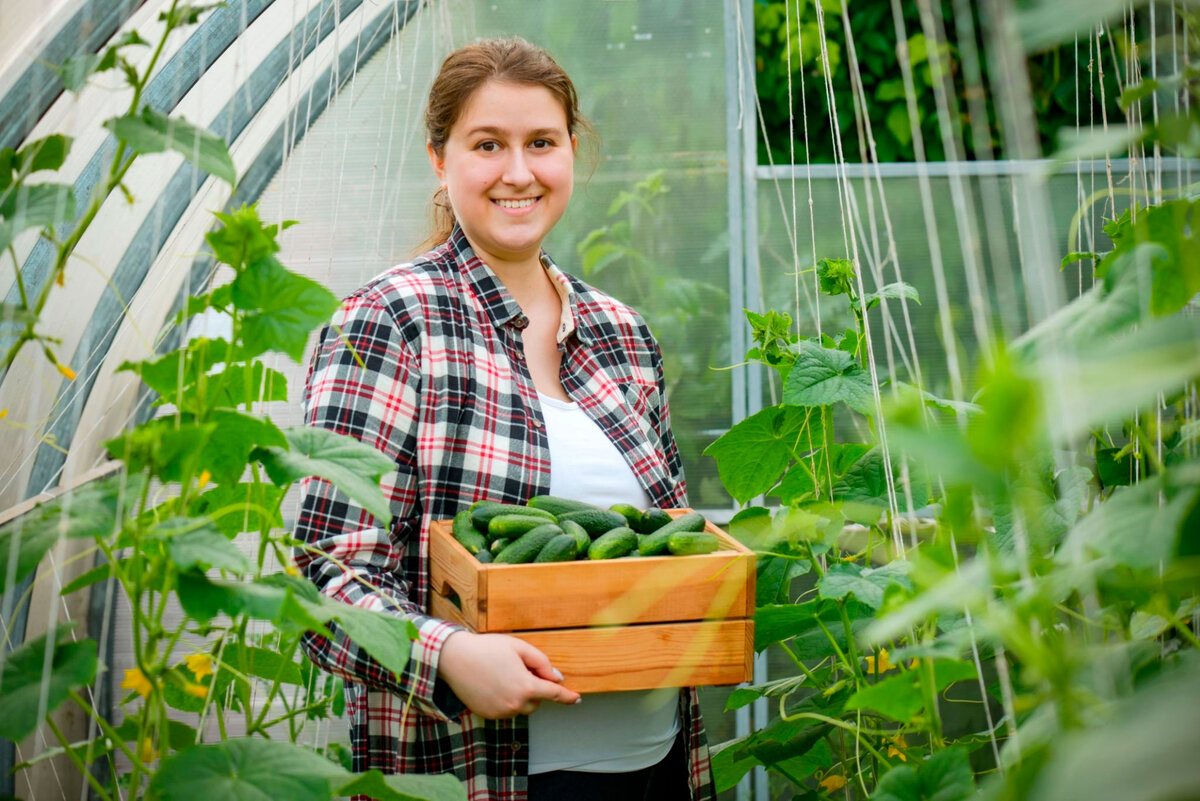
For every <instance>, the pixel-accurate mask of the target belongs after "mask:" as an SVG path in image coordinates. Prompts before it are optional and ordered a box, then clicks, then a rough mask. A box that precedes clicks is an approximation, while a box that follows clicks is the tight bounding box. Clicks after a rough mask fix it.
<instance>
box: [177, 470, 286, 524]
mask: <svg viewBox="0 0 1200 801" xmlns="http://www.w3.org/2000/svg"><path fill="white" fill-rule="evenodd" d="M283 494H284V490H283V489H282V488H280V487H276V486H275V485H274V484H270V483H268V482H265V481H263V482H258V483H254V482H246V483H241V484H223V485H220V486H218V487H215V488H214V489H211V490H208V491H207V492H205V493H203V494H201V495H199V496H196V497H195V498H193V499H192V503H191V504H190V506H189V507H188V514H191V515H211V516H212V521H213V524H214V525H216V527H217V529H218V530H219V531H220V532H221V533H222V534H224V535H225V536H226V537H234V536H236V535H238V534H241V533H242V532H243V531H258V530H260V529H263V528H279V527H282V526H283V515H282V514H281V513H280V511H279V500H280V498H281V497H282V496H283Z"/></svg>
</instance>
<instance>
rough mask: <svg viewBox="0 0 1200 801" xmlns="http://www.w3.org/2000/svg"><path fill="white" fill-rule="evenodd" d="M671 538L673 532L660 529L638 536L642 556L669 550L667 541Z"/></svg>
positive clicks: (655, 554) (656, 554) (639, 551)
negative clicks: (664, 531) (663, 531)
mask: <svg viewBox="0 0 1200 801" xmlns="http://www.w3.org/2000/svg"><path fill="white" fill-rule="evenodd" d="M670 539H671V532H669V531H668V532H666V533H665V534H664V533H662V532H660V531H655V532H653V533H651V534H643V535H642V536H640V537H638V547H637V549H638V553H639V554H641V555H642V556H658V555H659V554H664V553H666V552H667V541H668V540H670Z"/></svg>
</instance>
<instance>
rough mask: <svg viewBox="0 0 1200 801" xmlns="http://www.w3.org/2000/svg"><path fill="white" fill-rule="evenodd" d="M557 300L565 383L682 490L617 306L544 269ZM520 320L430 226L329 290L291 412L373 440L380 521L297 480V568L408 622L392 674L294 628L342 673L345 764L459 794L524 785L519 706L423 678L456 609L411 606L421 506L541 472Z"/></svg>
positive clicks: (452, 509) (329, 588)
mask: <svg viewBox="0 0 1200 801" xmlns="http://www.w3.org/2000/svg"><path fill="white" fill-rule="evenodd" d="M543 260H544V263H545V265H546V269H547V270H548V271H549V274H550V275H551V277H552V278H553V279H554V280H555V281H557V282H558V283H559V284H560V285H561V286H562V287H563V288H564V294H565V297H566V298H567V303H566V306H567V308H568V309H569V312H570V313H569V314H568V315H564V320H563V330H562V332H561V335H560V342H561V346H560V348H561V350H562V371H561V374H560V375H561V380H562V384H563V387H564V388H565V389H566V391H567V394H569V395H570V396H571V398H572V399H573V400H575V401H576V402H578V403H579V405H580V406H581V407H582V408H583V409H584V410H585V411H586V412H587V413H588V414H589V415H590V416H591V417H592V418H593V419H595V420H596V421H597V422H598V423H599V424H600V426H601V427H602V428H603V429H604V430H605V431H606V432H607V433H608V435H609V437H610V438H611V439H612V441H613V442H614V443H615V444H616V446H617V447H618V448H619V449H620V451H621V453H622V454H624V456H625V458H626V460H627V461H628V463H629V465H630V467H631V468H632V469H633V471H634V473H635V474H636V475H637V476H638V478H639V479H640V481H641V483H642V485H643V486H644V487H645V489H646V491H647V492H648V493H649V495H650V497H651V499H652V500H653V501H654V503H655V504H656V505H658V506H667V507H669V506H683V505H686V501H687V491H686V488H685V485H684V480H683V468H682V463H681V461H680V457H679V452H678V450H677V448H676V445H675V440H674V438H673V437H672V435H671V429H670V423H669V418H668V413H667V402H666V397H665V394H664V381H663V374H662V356H661V353H660V352H659V350H658V345H657V344H656V343H655V341H654V338H653V336H652V335H651V334H650V330H649V328H647V326H646V323H645V322H644V321H643V320H642V318H641V317H640V316H639V315H638V314H637V313H636V312H634V311H633V310H632V309H630V308H629V307H627V306H625V305H624V304H622V303H620V302H618V301H616V300H614V299H613V298H611V297H609V296H607V295H605V294H603V293H601V292H599V291H597V290H596V289H594V288H592V287H590V286H588V285H586V284H584V283H583V282H581V281H579V280H577V279H575V278H572V277H569V276H567V275H565V274H563V273H561V272H560V271H559V270H558V268H557V267H555V266H554V264H553V263H552V262H551V261H550V260H549V258H548V257H543ZM526 324H527V320H526V318H525V317H524V315H523V314H522V313H521V309H520V307H519V306H518V305H517V303H516V302H515V301H514V300H513V298H512V296H511V295H509V294H508V292H507V291H506V290H505V289H504V286H503V285H502V284H501V283H500V281H499V280H498V279H497V278H496V276H495V274H494V273H492V271H491V270H490V269H489V268H488V267H487V266H486V265H485V264H484V263H483V262H482V261H480V260H479V259H478V258H477V257H476V256H475V254H474V253H473V252H472V250H471V247H470V245H469V244H468V243H467V240H466V237H465V236H464V235H463V234H462V232H461V230H455V232H454V234H453V235H452V236H451V237H450V240H449V241H448V242H446V244H444V245H442V246H441V247H439V248H437V249H436V250H433V251H431V252H430V253H427V254H425V255H424V256H421V257H419V258H417V259H416V260H414V261H413V262H412V263H411V264H405V265H401V266H398V267H395V268H393V269H391V270H389V271H387V272H385V273H384V274H382V275H380V276H378V277H377V278H375V279H373V280H372V281H371V282H370V283H368V284H367V285H366V286H364V287H362V288H361V289H359V290H358V291H357V292H355V293H354V294H353V295H351V296H350V297H349V298H347V299H346V301H345V302H344V304H343V305H342V308H341V309H340V310H339V311H338V312H337V313H336V314H335V315H334V318H333V321H332V323H331V324H330V325H329V326H327V327H326V328H325V330H324V331H323V332H322V334H321V337H320V339H319V342H318V344H317V347H316V350H315V352H314V353H313V357H312V361H311V363H310V365H309V372H308V382H307V386H306V388H305V395H304V412H305V419H306V421H307V423H308V424H309V425H314V426H321V427H324V428H328V429H331V430H333V431H337V432H338V433H341V434H349V435H351V436H354V437H357V438H358V439H360V440H362V441H363V442H366V443H369V444H370V445H372V446H373V447H375V448H377V449H378V450H379V451H381V452H383V453H385V454H387V455H388V456H389V457H391V458H392V459H393V460H394V461H395V463H396V471H395V473H394V474H390V475H388V476H385V477H384V480H383V490H384V493H385V495H386V496H387V498H388V500H389V502H390V504H391V509H392V515H393V522H392V525H391V528H390V530H387V531H385V530H383V529H382V528H380V527H379V526H378V525H377V524H376V523H375V520H374V518H373V517H372V516H371V515H370V514H368V513H367V512H366V511H364V510H363V509H362V508H361V507H360V506H358V505H357V504H355V503H354V502H353V501H351V500H350V499H349V498H348V497H347V496H345V495H344V494H343V493H341V492H339V491H338V490H337V489H336V488H334V487H333V485H331V484H330V483H329V482H327V481H324V480H322V479H317V478H311V479H308V480H306V481H305V482H303V484H302V485H301V494H302V500H301V509H300V514H299V517H298V520H297V527H296V536H297V538H298V539H300V540H303V541H304V542H305V543H307V547H306V548H299V549H297V552H296V560H297V564H298V565H299V567H300V569H301V570H302V571H303V572H304V575H306V576H307V577H308V578H309V579H310V580H311V581H312V582H313V583H315V584H316V585H317V587H318V588H319V589H320V590H321V591H322V592H323V593H325V594H326V595H328V596H330V597H333V598H337V599H339V600H342V601H344V602H346V603H350V604H355V605H357V606H363V607H369V608H372V609H377V610H381V611H384V612H387V613H390V614H394V615H398V616H403V617H407V618H409V619H411V620H412V621H413V622H414V623H415V624H416V625H417V627H418V629H419V630H420V639H419V640H418V641H417V642H416V643H414V644H413V648H412V656H411V658H410V659H409V662H408V666H407V668H406V669H405V671H404V673H403V674H401V675H396V674H392V673H390V672H389V671H387V670H385V669H383V668H382V667H380V666H379V664H378V663H376V662H375V661H374V660H373V659H372V658H371V657H370V656H368V655H367V654H366V653H365V652H364V651H362V650H361V649H359V648H358V647H357V646H356V645H355V644H354V643H353V642H351V641H350V640H348V639H347V638H346V637H345V635H344V634H343V633H342V632H341V631H339V630H338V629H337V628H336V627H331V628H332V632H333V634H334V637H333V639H328V638H325V637H322V636H318V635H316V634H312V633H310V634H309V635H308V636H307V637H306V639H305V648H306V651H307V653H308V655H309V657H310V658H311V659H312V660H313V661H314V662H315V663H316V664H317V665H319V666H321V667H322V668H324V669H326V670H329V671H331V672H332V673H334V674H336V675H338V676H341V677H342V678H343V679H345V680H346V696H347V698H346V700H347V714H348V717H349V718H350V737H351V744H352V749H353V757H354V768H355V770H359V771H362V770H369V769H371V768H377V769H379V770H381V771H384V772H386V773H430V774H433V773H445V772H453V773H454V774H456V775H457V776H458V777H459V778H460V779H462V780H463V781H464V782H466V787H467V792H468V795H469V797H470V798H471V799H472V801H482V800H483V799H496V800H500V799H513V801H516V800H517V799H524V798H525V797H526V776H527V773H528V743H529V740H528V728H527V727H528V721H527V719H526V718H524V717H518V718H515V719H512V720H502V721H488V720H483V719H482V718H480V717H478V716H476V715H474V714H472V713H470V712H469V711H467V710H466V709H465V708H464V707H463V706H462V704H461V703H460V702H459V701H458V699H457V698H455V697H454V695H453V693H451V692H450V691H449V689H448V688H447V687H446V686H445V685H444V684H443V683H442V682H439V681H438V680H437V661H438V654H439V653H440V650H441V646H442V643H443V642H444V641H445V639H446V637H447V636H448V635H449V634H450V633H451V632H453V631H455V630H456V627H455V626H454V625H452V624H449V623H446V622H444V621H441V620H436V619H434V618H431V617H428V616H427V615H426V614H425V610H426V609H427V607H428V601H429V597H428V596H429V586H428V576H429V564H428V561H429V560H428V556H429V524H430V521H432V520H435V519H445V518H449V517H453V516H454V514H455V513H456V512H458V511H459V510H461V509H462V508H464V507H465V506H467V505H469V504H470V503H472V502H473V501H476V500H480V499H488V500H495V501H507V502H511V503H524V502H525V501H526V500H528V499H529V498H530V497H531V496H533V495H536V494H539V493H545V492H548V491H549V487H550V454H549V449H548V446H547V440H546V431H545V424H544V423H543V421H542V417H541V407H540V404H539V402H538V396H537V391H536V390H535V388H534V385H533V381H532V380H531V379H530V377H529V371H528V369H527V367H526V364H525V361H524V356H523V352H522V342H521V329H522V328H524V327H525V325H526ZM680 703H681V709H680V712H681V719H682V723H683V731H684V732H685V733H686V741H687V746H688V753H689V766H690V785H691V790H692V796H693V799H695V800H696V801H700V799H709V798H711V797H712V793H713V791H712V782H711V773H710V771H709V760H708V746H707V744H706V741H705V734H704V726H703V722H702V721H701V718H700V708H699V705H698V703H697V701H696V694H695V692H694V691H691V690H689V691H687V692H684V693H683V694H682V700H681V702H680Z"/></svg>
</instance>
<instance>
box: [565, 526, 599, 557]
mask: <svg viewBox="0 0 1200 801" xmlns="http://www.w3.org/2000/svg"><path fill="white" fill-rule="evenodd" d="M559 525H560V526H562V530H563V533H564V534H570V535H571V536H572V537H574V538H575V550H576V552H577V553H578V554H579V555H580V556H586V555H587V550H588V548H590V547H591V545H592V538H591V535H589V534H588V533H587V531H586V530H584V528H583V526H581V525H579V524H578V523H576V522H575V521H574V520H564V521H562V522H561V523H559Z"/></svg>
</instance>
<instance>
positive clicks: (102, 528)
mask: <svg viewBox="0 0 1200 801" xmlns="http://www.w3.org/2000/svg"><path fill="white" fill-rule="evenodd" d="M144 486H145V478H144V477H143V476H132V477H131V476H128V475H126V474H125V473H120V474H117V475H114V476H109V477H107V478H103V479H99V480H97V481H93V482H91V483H88V484H85V485H84V486H82V487H79V488H77V489H74V490H70V491H68V492H64V493H63V494H61V495H59V496H58V497H56V498H54V499H53V500H50V501H47V502H46V503H43V504H39V505H38V506H36V507H34V508H33V509H32V510H30V511H29V512H28V513H27V514H24V515H21V516H20V517H18V518H16V519H14V520H11V521H9V522H8V523H7V524H5V525H4V526H0V592H7V591H8V589H9V587H8V584H7V582H8V581H9V573H10V571H13V575H12V581H13V582H14V586H15V584H16V583H17V582H20V581H21V580H23V579H24V578H25V577H26V576H28V575H29V574H30V573H31V572H33V569H34V568H36V567H37V565H38V563H39V562H40V561H41V560H42V557H43V556H44V555H45V553H46V552H47V551H48V550H50V549H51V548H52V547H54V544H55V543H56V542H58V540H59V538H64V539H91V538H107V537H110V536H112V535H113V534H115V533H116V532H117V531H118V530H119V529H120V527H121V516H120V515H119V514H118V512H119V511H121V512H123V511H125V510H126V509H127V508H128V507H131V506H133V505H134V504H135V503H136V500H137V498H138V496H139V495H140V494H141V490H142V487H144ZM14 554H15V555H16V566H15V568H14V567H13V566H12V564H11V562H10V559H12V557H13V555H14Z"/></svg>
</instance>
